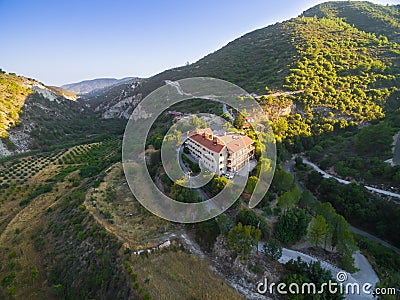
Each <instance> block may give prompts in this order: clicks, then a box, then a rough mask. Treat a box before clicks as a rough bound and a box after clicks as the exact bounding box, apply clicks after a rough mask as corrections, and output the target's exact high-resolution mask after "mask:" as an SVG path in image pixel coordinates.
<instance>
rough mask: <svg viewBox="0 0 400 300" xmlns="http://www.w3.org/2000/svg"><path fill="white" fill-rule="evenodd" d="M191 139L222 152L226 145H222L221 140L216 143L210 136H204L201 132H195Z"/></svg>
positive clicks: (212, 149)
mask: <svg viewBox="0 0 400 300" xmlns="http://www.w3.org/2000/svg"><path fill="white" fill-rule="evenodd" d="M190 139H192V140H194V141H196V142H197V143H199V144H200V145H202V146H204V147H205V148H207V149H209V150H211V151H214V152H217V153H219V152H221V151H222V149H224V147H225V145H221V142H220V141H219V142H218V143H217V144H216V145H214V144H213V141H212V140H210V139H208V138H203V137H202V135H201V134H194V135H192V136H191V137H190Z"/></svg>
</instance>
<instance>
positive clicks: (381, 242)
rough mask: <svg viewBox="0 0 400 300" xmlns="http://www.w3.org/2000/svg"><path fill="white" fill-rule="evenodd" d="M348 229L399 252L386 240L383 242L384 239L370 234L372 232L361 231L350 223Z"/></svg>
mask: <svg viewBox="0 0 400 300" xmlns="http://www.w3.org/2000/svg"><path fill="white" fill-rule="evenodd" d="M350 231H351V232H353V233H355V234H359V235H362V236H364V237H366V238H368V239H369V240H371V241H373V242H375V243H379V244H381V245H383V246H385V247H387V248H389V249H392V250H393V251H395V252H396V253H398V254H400V249H399V248H397V247H395V246H393V245H391V244H389V243H388V242H385V241H384V240H381V239H380V238H378V237H376V236H374V235H372V234H370V233H368V232H365V231H363V230H361V229H358V228H356V227H354V226H351V225H350Z"/></svg>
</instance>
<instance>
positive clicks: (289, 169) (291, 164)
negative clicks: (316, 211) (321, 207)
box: [283, 157, 400, 254]
mask: <svg viewBox="0 0 400 300" xmlns="http://www.w3.org/2000/svg"><path fill="white" fill-rule="evenodd" d="M302 159H303V162H304V163H305V164H307V162H308V163H309V165H311V166H312V167H314V166H315V167H316V168H317V169H315V168H314V169H315V170H316V171H317V172H319V171H321V172H320V173H322V174H324V173H325V174H327V176H330V177H325V178H334V179H337V180H338V181H339V180H340V181H345V182H348V181H346V180H343V179H340V178H337V177H334V176H332V175H330V174H328V173H326V172H324V171H323V170H321V169H320V168H319V167H317V166H316V165H315V164H313V163H311V162H310V161H308V160H307V159H304V158H303V157H302ZM294 165H295V161H294V157H293V158H292V159H291V160H288V161H286V162H285V163H284V164H283V169H284V170H285V171H286V172H287V173H289V174H291V175H292V176H293V177H294V178H295V183H296V186H297V187H298V188H299V189H300V191H303V190H304V187H303V186H302V185H301V184H300V183H299V182H298V180H296V174H295V172H294V170H293V167H294ZM345 184H347V183H345ZM381 191H383V192H386V191H384V190H381ZM396 195H397V194H396ZM314 198H315V197H314ZM315 199H316V198H315ZM316 200H317V199H316ZM350 231H351V232H353V233H355V234H358V235H361V236H364V237H366V238H368V239H369V240H371V241H373V242H375V243H379V244H381V245H383V246H385V247H387V248H389V249H392V250H393V251H395V252H396V253H398V254H400V249H399V248H397V247H395V246H393V245H391V244H389V243H388V242H386V241H384V240H382V239H380V238H378V237H376V236H374V235H372V234H370V233H368V232H366V231H364V230H361V229H359V228H357V227H354V226H351V225H350Z"/></svg>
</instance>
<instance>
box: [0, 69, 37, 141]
mask: <svg viewBox="0 0 400 300" xmlns="http://www.w3.org/2000/svg"><path fill="white" fill-rule="evenodd" d="M26 81H27V80H26V79H25V78H23V77H19V76H17V75H15V74H6V73H4V72H3V71H1V69H0V136H1V137H7V133H6V130H7V129H8V128H10V127H11V126H15V125H18V124H19V123H20V122H19V121H18V119H19V115H20V114H21V113H22V106H23V105H24V103H25V100H26V97H27V96H28V95H29V94H30V93H31V92H32V90H31V89H30V88H28V87H27V85H26Z"/></svg>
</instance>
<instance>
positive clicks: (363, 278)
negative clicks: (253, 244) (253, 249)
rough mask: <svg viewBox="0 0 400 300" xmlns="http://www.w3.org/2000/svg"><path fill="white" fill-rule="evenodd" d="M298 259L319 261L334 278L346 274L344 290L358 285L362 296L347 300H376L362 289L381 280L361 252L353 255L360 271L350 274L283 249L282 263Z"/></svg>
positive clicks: (301, 254)
mask: <svg viewBox="0 0 400 300" xmlns="http://www.w3.org/2000/svg"><path fill="white" fill-rule="evenodd" d="M263 244H264V243H263V242H259V245H258V246H259V248H262V246H263ZM298 257H300V258H301V260H302V261H305V262H308V263H309V262H315V261H319V262H320V264H321V267H322V268H323V269H325V270H329V271H331V273H332V275H333V277H334V278H335V279H336V278H337V277H336V276H337V275H338V274H339V273H341V274H343V273H345V274H346V278H347V280H345V281H343V282H342V283H343V286H344V288H345V287H346V284H347V283H351V284H358V285H359V286H360V294H359V295H357V294H355V295H350V294H347V295H345V299H349V300H353V299H354V300H356V299H357V300H358V299H374V297H373V296H372V295H367V294H364V293H362V288H363V285H364V284H365V283H369V284H371V285H372V286H375V285H376V284H377V283H378V282H379V278H378V276H377V275H376V273H375V271H374V269H373V268H372V266H371V264H370V263H369V262H368V260H367V259H366V258H365V256H364V255H362V254H361V253H360V251H356V253H354V254H353V257H354V260H355V263H354V264H355V267H356V268H358V269H359V271H357V272H355V273H353V274H349V273H348V272H346V271H344V270H342V269H340V268H338V267H336V266H334V265H332V264H330V263H329V262H326V261H323V260H320V259H317V258H314V257H312V256H310V255H308V254H304V253H302V252H299V251H296V250H291V249H287V248H282V256H281V258H280V259H279V262H280V263H283V264H286V263H287V262H288V261H289V260H291V259H294V260H296V259H297V258H298Z"/></svg>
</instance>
